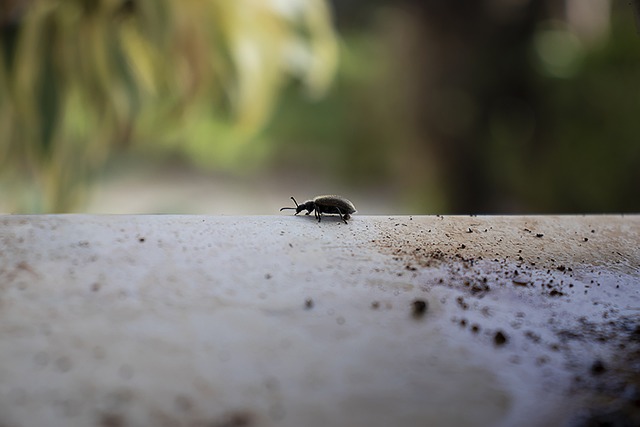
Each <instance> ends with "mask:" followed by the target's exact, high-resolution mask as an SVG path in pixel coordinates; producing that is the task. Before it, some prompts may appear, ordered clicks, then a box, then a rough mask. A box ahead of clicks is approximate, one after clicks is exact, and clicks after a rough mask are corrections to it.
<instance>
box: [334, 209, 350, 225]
mask: <svg viewBox="0 0 640 427" xmlns="http://www.w3.org/2000/svg"><path fill="white" fill-rule="evenodd" d="M336 210H337V211H338V215H340V219H341V220H343V221H344V223H345V224H346V223H347V220H346V219H344V217H343V216H342V212H341V211H340V208H339V207H337V206H336Z"/></svg>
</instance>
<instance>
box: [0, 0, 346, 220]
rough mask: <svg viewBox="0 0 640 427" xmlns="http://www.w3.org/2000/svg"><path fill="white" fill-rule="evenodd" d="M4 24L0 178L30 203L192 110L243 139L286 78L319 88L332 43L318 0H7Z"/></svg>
mask: <svg viewBox="0 0 640 427" xmlns="http://www.w3.org/2000/svg"><path fill="white" fill-rule="evenodd" d="M0 37H1V39H0V41H1V43H0V49H2V52H1V55H0V167H1V168H2V169H1V170H2V175H1V176H0V178H2V179H3V182H4V184H3V187H4V188H3V193H4V194H5V196H7V194H10V195H11V196H10V197H14V198H15V207H16V210H19V211H23V212H24V211H28V212H51V211H54V212H55V211H65V210H68V209H69V208H71V207H73V206H75V205H76V204H77V203H78V202H79V201H81V200H82V199H83V196H84V193H85V192H86V188H87V185H86V184H87V182H88V180H89V178H90V177H91V176H92V174H94V173H95V172H96V171H97V170H99V168H100V166H101V165H102V164H103V163H104V162H105V160H106V159H107V157H108V155H109V153H110V152H111V151H113V149H114V148H118V147H124V146H127V145H128V144H129V143H131V142H132V141H134V140H136V139H137V138H146V139H151V140H153V139H155V138H158V139H159V138H161V137H162V133H163V132H171V131H173V132H177V133H178V134H179V133H180V132H181V131H180V129H184V128H185V127H186V126H190V125H191V126H193V125H194V123H193V120H201V121H202V120H204V121H210V122H212V123H215V124H216V125H215V126H209V127H206V129H209V130H211V129H213V130H214V132H215V131H216V130H217V131H219V132H215V133H216V134H209V135H207V136H206V139H207V142H208V143H210V144H216V143H219V142H220V139H221V138H225V137H229V138H231V137H230V135H234V136H235V138H236V140H238V139H242V138H246V137H247V136H249V135H251V134H253V133H254V132H255V131H256V130H258V129H259V128H260V127H261V126H262V125H263V124H264V123H265V121H266V120H267V118H268V117H269V114H270V112H271V110H272V107H273V105H274V102H275V100H276V98H277V96H278V93H279V91H280V89H281V87H282V86H283V84H284V83H285V82H286V81H287V80H288V79H291V78H294V79H297V80H299V81H300V82H301V83H302V85H303V87H304V88H305V89H306V90H307V93H308V94H309V95H311V96H318V95H320V94H321V93H322V92H323V91H324V90H325V89H326V88H327V87H328V85H329V83H330V81H331V78H332V75H333V72H334V69H335V65H336V56H337V44H336V39H335V35H334V32H333V29H332V26H331V19H330V14H329V11H328V9H327V6H326V4H325V3H324V1H323V0H311V1H299V0H287V1H279V2H263V1H257V0H236V1H224V0H183V1H180V2H176V1H171V0H156V1H136V0H65V1H56V0H22V1H20V0H12V1H4V2H3V3H2V4H1V5H0ZM194 108H198V109H199V110H200V112H201V113H200V114H199V115H196V117H197V118H196V119H191V122H190V121H189V120H190V119H189V117H190V114H191V113H192V110H193V109H194ZM203 111H204V113H202V112H203ZM192 116H193V115H192ZM231 139H233V138H231ZM7 183H11V184H7ZM17 183H20V184H17Z"/></svg>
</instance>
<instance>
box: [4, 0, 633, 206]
mask: <svg viewBox="0 0 640 427" xmlns="http://www.w3.org/2000/svg"><path fill="white" fill-rule="evenodd" d="M636 3H637V2H629V1H611V0H564V1H560V0H484V1H480V0H450V1H439V0H394V1H390V0H388V1H385V0H375V1H372V0H366V1H365V0H333V1H330V2H326V1H322V0H270V1H266V0H265V1H262V2H260V1H251V0H237V1H233V2H230V1H224V0H184V1H171V0H156V1H143V0H138V1H136V0H65V1H55V0H3V1H2V2H0V38H1V39H0V49H1V52H0V168H1V169H0V179H1V181H0V211H3V212H16V213H18V212H25V213H26V212H32V213H40V212H103V213H111V212H113V213H124V212H131V213H141V212H149V213H168V212H174V213H212V214H252V213H256V214H269V213H277V210H278V208H279V207H282V206H288V205H290V201H289V197H290V196H291V195H294V196H296V197H297V199H298V201H301V199H305V198H310V197H313V196H315V195H318V194H325V193H339V194H343V195H344V196H347V197H348V198H350V199H351V200H352V201H353V202H354V203H355V204H356V206H357V207H358V210H359V212H360V213H362V214H383V213H389V214H391V213H405V214H419V213H420V214H434V213H440V214H447V213H458V214H469V213H474V214H485V213H595V212H639V211H640V36H639V35H638V27H637V25H636V24H637V19H638V14H637V11H636V10H635V8H634V6H635V4H636Z"/></svg>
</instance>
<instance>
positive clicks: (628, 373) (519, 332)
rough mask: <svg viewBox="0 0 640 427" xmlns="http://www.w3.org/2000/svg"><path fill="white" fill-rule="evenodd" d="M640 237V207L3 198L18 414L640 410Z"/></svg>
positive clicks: (61, 421) (2, 247)
mask: <svg viewBox="0 0 640 427" xmlns="http://www.w3.org/2000/svg"><path fill="white" fill-rule="evenodd" d="M639 248H640V216H624V217H622V216H586V217H585V216H581V217H578V216H568V217H550V216H541V217H435V216H428V217H422V216H421V217H415V216H414V217H383V216H380V217H363V216H355V217H354V218H353V219H352V220H351V221H350V222H349V224H348V225H345V224H343V223H342V222H340V221H339V219H337V218H325V219H324V220H323V221H322V223H320V224H319V223H317V222H316V221H315V220H314V219H313V216H311V217H305V216H291V215H282V216H254V217H221V216H217V217H210V216H87V215H63V216H2V217H0V425H2V426H76V425H77V426H90V425H97V426H145V425H154V426H162V425H171V426H173V425H179V426H275V425H284V426H303V425H304V426H326V425H336V426H355V425H368V426H388V425H402V426H424V425H446V426H478V425H483V426H490V425H494V426H513V425H518V426H538V425H567V426H579V425H591V424H588V423H589V422H596V421H600V422H612V421H613V422H618V423H620V424H618V425H638V422H639V420H640V418H639V417H640V415H639V414H638V411H639V404H640V403H639V402H640V249H639ZM415 301H424V302H426V303H427V307H426V311H425V312H424V313H422V312H420V311H419V310H418V309H419V308H420V304H414V302H415ZM623 423H626V424H623Z"/></svg>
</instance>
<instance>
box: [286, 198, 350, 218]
mask: <svg viewBox="0 0 640 427" xmlns="http://www.w3.org/2000/svg"><path fill="white" fill-rule="evenodd" d="M291 200H293V203H295V204H296V207H295V208H282V209H280V210H281V211H283V210H285V209H295V211H296V213H295V214H294V215H298V214H299V213H300V212H302V211H304V210H306V211H307V213H306V214H305V215H309V214H310V213H311V212H312V211H315V212H314V215H315V216H316V218H318V222H320V221H321V220H322V214H338V215H340V219H341V220H343V221H344V223H345V224H346V223H347V220H348V219H349V218H351V214H352V213H355V212H356V208H355V206H353V203H351V202H350V201H349V200H347V199H345V198H344V197H340V196H318V197H315V198H314V199H313V200H307V201H306V202H304V203H303V204H301V205H299V204H298V202H296V199H294V198H293V197H291Z"/></svg>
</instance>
